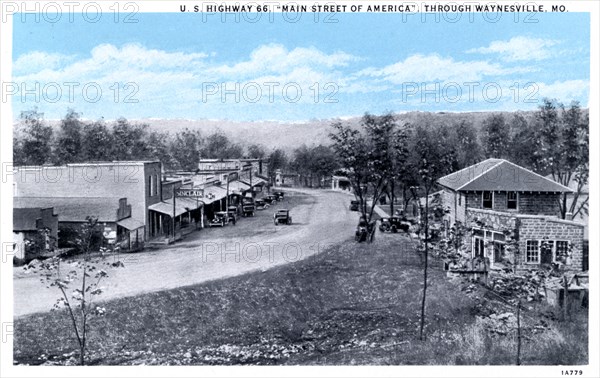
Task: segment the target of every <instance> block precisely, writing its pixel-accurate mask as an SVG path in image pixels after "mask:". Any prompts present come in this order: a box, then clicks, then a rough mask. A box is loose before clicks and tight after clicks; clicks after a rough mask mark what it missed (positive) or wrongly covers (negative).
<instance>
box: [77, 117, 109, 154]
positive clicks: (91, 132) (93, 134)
mask: <svg viewBox="0 0 600 378" xmlns="http://www.w3.org/2000/svg"><path fill="white" fill-rule="evenodd" d="M81 145H82V155H83V159H82V160H84V161H110V160H113V159H114V156H115V155H114V152H113V149H114V138H113V134H112V133H111V132H110V130H109V129H108V127H106V125H105V123H104V120H103V119H100V120H98V121H96V122H93V123H87V124H86V125H85V126H84V127H83V138H82V143H81Z"/></svg>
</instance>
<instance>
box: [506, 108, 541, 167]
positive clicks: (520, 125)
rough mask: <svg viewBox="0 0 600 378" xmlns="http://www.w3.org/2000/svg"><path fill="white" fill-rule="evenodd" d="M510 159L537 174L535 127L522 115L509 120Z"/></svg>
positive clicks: (516, 115)
mask: <svg viewBox="0 0 600 378" xmlns="http://www.w3.org/2000/svg"><path fill="white" fill-rule="evenodd" d="M510 123H511V138H510V139H511V142H510V148H509V152H510V159H511V161H512V162H513V163H515V164H518V165H521V166H524V167H530V168H531V169H533V170H534V171H538V172H539V167H537V166H536V163H535V160H536V158H535V157H534V152H535V150H536V146H537V137H536V132H535V127H533V126H532V125H531V124H530V123H529V122H527V120H526V119H525V117H524V116H523V115H522V114H515V115H514V116H513V118H512V120H511V122H510Z"/></svg>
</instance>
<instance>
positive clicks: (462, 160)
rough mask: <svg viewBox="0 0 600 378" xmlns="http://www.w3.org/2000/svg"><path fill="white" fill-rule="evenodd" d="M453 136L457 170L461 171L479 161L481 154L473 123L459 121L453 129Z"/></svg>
mask: <svg viewBox="0 0 600 378" xmlns="http://www.w3.org/2000/svg"><path fill="white" fill-rule="evenodd" d="M455 134H456V153H457V156H456V160H457V164H458V168H459V169H462V168H464V167H468V166H470V165H473V164H475V163H478V162H479V161H481V157H482V155H483V154H482V151H481V146H480V145H479V141H478V140H477V130H476V129H475V126H473V123H471V122H468V121H461V122H460V123H459V124H458V125H456V127H455Z"/></svg>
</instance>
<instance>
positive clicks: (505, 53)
mask: <svg viewBox="0 0 600 378" xmlns="http://www.w3.org/2000/svg"><path fill="white" fill-rule="evenodd" d="M558 43H559V41H555V40H551V39H542V38H530V37H523V36H519V37H513V38H511V39H510V40H508V41H494V42H492V43H490V45H489V46H487V47H479V48H475V49H470V50H467V53H480V54H498V55H499V56H500V58H501V59H503V60H506V61H511V62H514V61H527V60H543V59H547V58H549V57H551V56H552V55H553V52H552V49H551V47H553V46H555V45H557V44H558Z"/></svg>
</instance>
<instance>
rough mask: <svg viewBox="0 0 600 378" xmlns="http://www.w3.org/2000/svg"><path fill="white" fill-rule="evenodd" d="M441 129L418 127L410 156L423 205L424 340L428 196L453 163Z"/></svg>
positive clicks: (415, 189)
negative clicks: (413, 149) (411, 156)
mask: <svg viewBox="0 0 600 378" xmlns="http://www.w3.org/2000/svg"><path fill="white" fill-rule="evenodd" d="M442 130H443V127H442V128H439V127H438V128H426V127H424V126H421V125H419V126H417V127H416V129H415V154H414V156H413V159H414V160H413V162H412V169H414V170H416V171H417V172H418V175H419V187H414V188H413V195H414V196H415V197H416V198H419V194H422V195H423V196H424V202H425V204H424V206H423V205H421V201H420V200H419V206H420V207H421V222H422V225H423V226H422V228H421V230H422V234H423V237H422V242H423V251H424V263H423V296H422V300H421V319H420V327H419V338H420V339H421V340H422V339H423V330H424V326H425V304H426V300H427V273H428V272H427V270H428V256H429V243H430V241H431V238H432V233H431V231H430V227H429V226H430V224H429V223H430V211H431V210H430V198H429V196H430V194H431V193H432V191H433V189H434V188H435V187H436V185H437V179H439V178H440V177H442V176H444V175H446V174H448V173H449V172H451V170H452V169H451V167H452V165H453V164H454V162H455V161H456V157H455V156H454V153H452V151H450V152H449V151H448V148H447V146H446V144H445V143H446V142H445V140H444V139H443V137H442V134H443V131H442Z"/></svg>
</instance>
